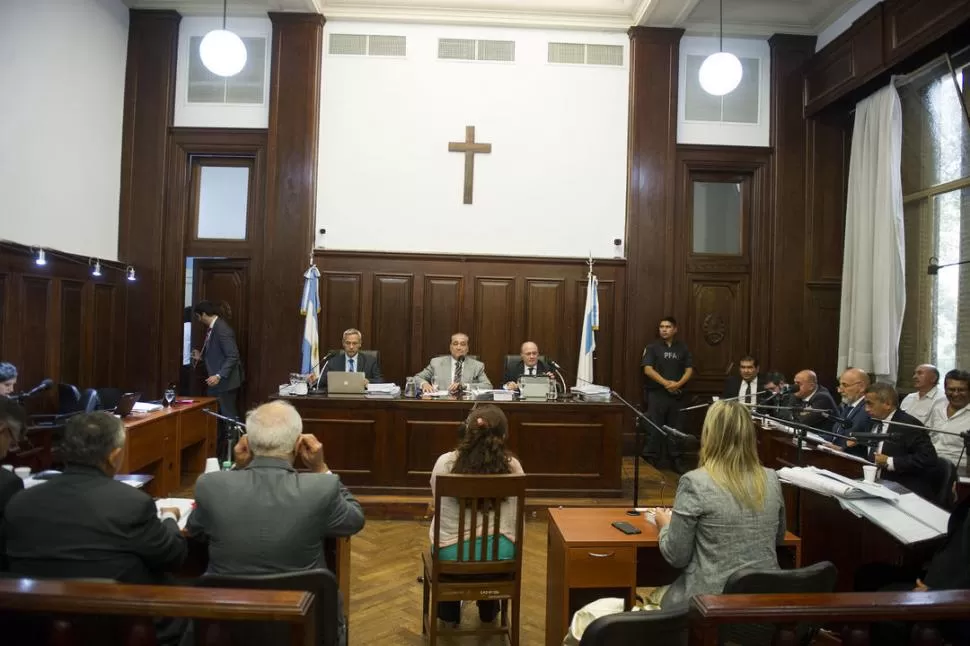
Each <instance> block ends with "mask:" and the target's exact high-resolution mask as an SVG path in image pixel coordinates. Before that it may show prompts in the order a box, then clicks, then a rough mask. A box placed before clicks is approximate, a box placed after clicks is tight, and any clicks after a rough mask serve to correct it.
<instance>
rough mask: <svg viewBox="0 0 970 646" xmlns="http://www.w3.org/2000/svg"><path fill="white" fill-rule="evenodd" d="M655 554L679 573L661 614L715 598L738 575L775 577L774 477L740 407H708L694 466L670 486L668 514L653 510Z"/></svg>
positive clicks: (781, 528) (777, 501)
mask: <svg viewBox="0 0 970 646" xmlns="http://www.w3.org/2000/svg"><path fill="white" fill-rule="evenodd" d="M654 513H655V515H656V516H655V517H656V522H657V528H658V529H659V530H660V552H661V553H662V554H663V556H664V558H665V559H666V560H667V562H668V563H670V564H671V565H672V566H674V567H676V568H681V569H682V570H683V572H682V573H681V575H680V576H679V577H678V578H677V580H676V581H674V583H672V584H671V585H670V587H669V588H667V590H666V591H665V592H664V593H663V596H662V599H661V600H660V601H659V603H660V605H661V607H663V608H669V607H672V606H675V605H677V604H682V603H685V602H687V601H688V600H689V599H690V598H691V597H693V596H694V595H697V594H719V593H721V592H722V591H723V590H724V583H725V582H726V581H727V579H728V577H729V576H731V574H733V573H734V572H736V571H737V570H740V569H742V568H757V569H778V556H777V554H776V552H775V546H776V545H777V544H778V543H780V542H781V541H782V539H784V537H785V501H784V498H783V497H782V493H781V484H780V483H779V481H778V475H777V474H776V473H775V472H774V471H773V470H771V469H766V468H764V467H762V466H761V463H760V462H759V461H758V446H757V438H756V436H755V430H754V423H753V422H752V421H751V414H750V413H749V412H748V410H747V409H746V408H745V407H744V406H743V405H742V404H740V403H738V402H736V401H731V402H717V403H715V404H714V405H713V406H711V408H710V410H709V411H708V412H707V418H706V419H705V420H704V428H703V430H702V431H701V453H700V466H699V467H698V468H697V469H694V470H693V471H690V472H688V473H685V474H684V475H683V476H681V478H680V482H679V483H678V485H677V496H676V497H675V498H674V506H673V509H656V510H654Z"/></svg>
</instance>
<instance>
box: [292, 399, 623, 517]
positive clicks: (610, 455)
mask: <svg viewBox="0 0 970 646" xmlns="http://www.w3.org/2000/svg"><path fill="white" fill-rule="evenodd" d="M280 399H283V400H285V401H288V402H290V403H291V404H293V406H295V407H296V409H297V410H298V411H299V412H300V416H301V417H302V418H303V428H304V431H305V432H307V433H312V434H313V435H315V436H316V437H317V438H318V439H319V440H320V441H321V442H322V443H323V446H324V451H325V452H326V456H327V464H328V465H329V466H330V467H331V468H332V469H333V470H334V471H335V472H336V473H339V474H340V479H341V480H342V481H343V483H344V484H345V485H347V486H348V487H349V488H350V489H351V490H352V491H353V492H354V493H356V494H397V495H430V493H431V488H430V484H429V479H430V477H431V470H432V468H433V467H434V464H435V461H436V460H437V459H438V456H440V455H441V454H442V453H447V452H448V451H452V450H454V448H455V446H456V445H457V443H458V425H459V423H461V422H462V421H463V420H464V419H465V417H467V415H468V411H469V410H470V409H471V407H472V406H473V405H474V404H475V403H476V402H474V401H468V400H461V401H457V400H454V399H441V400H424V399H401V398H368V397H364V396H362V395H356V396H354V395H330V396H327V395H308V396H296V397H280ZM477 403H479V404H484V403H494V404H495V405H497V406H499V407H501V409H502V410H503V411H504V412H505V414H506V415H507V416H508V420H509V436H508V440H507V443H506V445H507V446H508V448H509V450H510V451H511V452H512V453H514V454H515V455H516V457H518V458H519V460H520V461H521V462H522V466H523V468H524V469H525V472H526V475H527V476H528V479H529V481H528V491H529V495H531V496H567V497H596V498H618V497H620V495H621V493H622V489H621V485H620V472H621V457H620V428H621V426H622V424H623V419H624V407H623V406H622V405H621V404H619V403H615V402H608V403H596V402H563V401H559V402H546V401H510V402H477Z"/></svg>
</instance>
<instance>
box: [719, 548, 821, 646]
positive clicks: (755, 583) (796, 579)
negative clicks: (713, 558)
mask: <svg viewBox="0 0 970 646" xmlns="http://www.w3.org/2000/svg"><path fill="white" fill-rule="evenodd" d="M838 578H839V571H838V569H837V568H836V567H835V565H833V564H832V563H831V562H830V561H821V562H819V563H815V564H814V565H809V566H808V567H803V568H799V569H797V570H751V569H744V570H738V571H737V572H735V573H734V574H732V575H731V576H730V577H729V578H728V580H727V583H725V584H724V594H787V593H791V594H811V593H822V592H834V591H835V584H836V581H837V580H838ZM818 629H819V626H817V625H813V624H798V626H797V627H796V629H795V635H796V639H797V643H799V644H808V643H809V642H810V641H811V639H812V638H813V637H814V635H815V633H817V632H818ZM774 636H775V626H774V625H772V624H735V625H731V626H725V627H723V628H722V629H721V643H722V644H724V643H727V642H733V643H736V644H744V645H745V646H762V645H763V646H770V645H771V644H772V641H773V639H774Z"/></svg>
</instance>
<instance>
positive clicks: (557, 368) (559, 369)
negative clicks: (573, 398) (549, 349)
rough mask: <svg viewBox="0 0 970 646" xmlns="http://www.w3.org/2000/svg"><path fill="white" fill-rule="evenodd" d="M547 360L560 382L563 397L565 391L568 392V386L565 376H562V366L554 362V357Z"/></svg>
mask: <svg viewBox="0 0 970 646" xmlns="http://www.w3.org/2000/svg"><path fill="white" fill-rule="evenodd" d="M548 361H549V365H550V366H552V368H553V373H555V374H556V375H557V376H558V377H559V381H561V382H562V395H563V397H565V396H566V393H568V392H569V388H567V387H566V378H565V377H563V376H562V366H560V365H559V364H558V363H556V361H555V359H549V360H548Z"/></svg>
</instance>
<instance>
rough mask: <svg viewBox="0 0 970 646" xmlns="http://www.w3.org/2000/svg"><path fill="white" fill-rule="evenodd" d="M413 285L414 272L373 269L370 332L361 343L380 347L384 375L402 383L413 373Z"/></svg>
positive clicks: (368, 347) (373, 347)
mask: <svg viewBox="0 0 970 646" xmlns="http://www.w3.org/2000/svg"><path fill="white" fill-rule="evenodd" d="M413 288H414V275H413V274H386V273H380V272H375V273H374V281H373V285H372V290H373V294H374V295H373V303H374V305H373V317H372V319H371V325H370V329H371V336H370V338H369V339H366V340H365V343H364V347H365V348H367V349H375V350H377V349H379V350H380V352H381V369H382V370H383V371H384V379H386V380H389V381H393V382H395V383H403V381H404V379H405V378H406V377H407V376H408V375H412V374H414V371H413V370H412V368H411V366H412V364H413V363H414V362H413V361H412V353H411V334H412V332H413V329H414V325H413V321H414V317H413V311H414V302H413V296H412V294H413ZM361 324H362V325H363V323H361Z"/></svg>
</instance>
